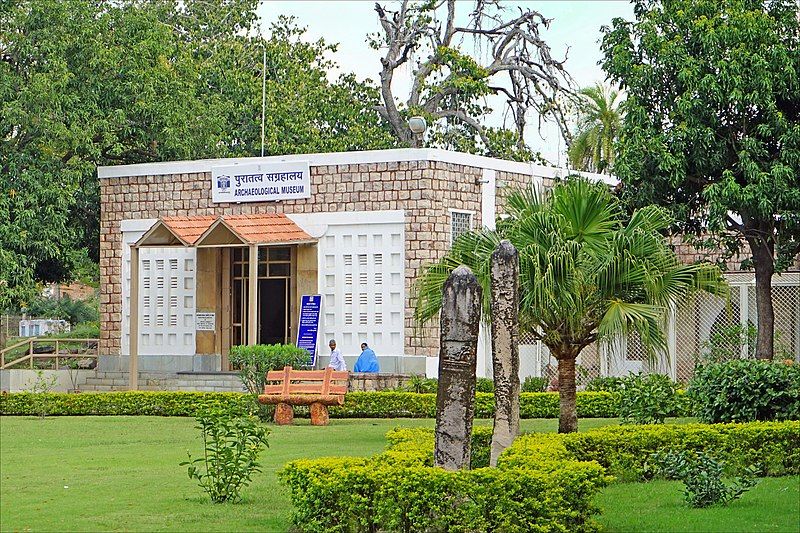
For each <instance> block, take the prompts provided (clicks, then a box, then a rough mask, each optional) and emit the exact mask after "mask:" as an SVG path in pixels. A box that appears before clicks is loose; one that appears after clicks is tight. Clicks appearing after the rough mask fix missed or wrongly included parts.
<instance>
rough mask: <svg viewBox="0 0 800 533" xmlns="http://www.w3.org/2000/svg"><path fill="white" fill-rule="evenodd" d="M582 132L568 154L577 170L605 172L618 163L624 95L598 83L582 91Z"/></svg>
mask: <svg viewBox="0 0 800 533" xmlns="http://www.w3.org/2000/svg"><path fill="white" fill-rule="evenodd" d="M580 95H581V97H582V100H581V102H580V103H579V104H578V131H577V134H576V135H575V137H574V138H573V139H572V144H571V145H570V147H569V149H568V151H567V155H568V156H569V162H570V164H571V165H572V167H573V168H576V169H578V170H587V171H589V172H605V171H607V170H608V169H609V168H610V167H611V166H612V165H613V164H614V154H615V152H614V142H615V141H616V140H617V137H619V132H620V129H621V127H622V112H621V110H620V102H621V99H622V98H621V97H622V95H621V94H620V92H619V91H616V90H614V89H613V88H611V87H608V86H605V85H602V84H600V83H598V84H597V85H595V86H594V87H586V88H584V89H581V91H580Z"/></svg>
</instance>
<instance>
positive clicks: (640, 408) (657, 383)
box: [619, 374, 678, 424]
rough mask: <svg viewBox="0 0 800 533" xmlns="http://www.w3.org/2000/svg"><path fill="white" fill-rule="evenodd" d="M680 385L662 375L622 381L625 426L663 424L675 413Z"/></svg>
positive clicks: (622, 412)
mask: <svg viewBox="0 0 800 533" xmlns="http://www.w3.org/2000/svg"><path fill="white" fill-rule="evenodd" d="M677 390H678V385H677V384H676V383H674V382H673V381H672V380H671V379H669V377H667V376H664V375H661V374H648V375H646V376H642V375H641V374H639V375H635V376H630V377H627V378H625V379H624V380H623V381H622V387H621V390H620V401H619V416H620V418H621V419H622V423H623V424H630V423H633V424H662V423H664V419H665V418H667V417H668V416H669V415H670V413H673V412H674V411H675V396H676V393H677Z"/></svg>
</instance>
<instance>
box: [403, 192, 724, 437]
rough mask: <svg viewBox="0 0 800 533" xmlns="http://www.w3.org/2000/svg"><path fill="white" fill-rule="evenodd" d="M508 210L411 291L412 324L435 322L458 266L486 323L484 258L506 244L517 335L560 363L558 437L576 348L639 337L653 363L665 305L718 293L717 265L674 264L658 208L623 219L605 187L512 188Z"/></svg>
mask: <svg viewBox="0 0 800 533" xmlns="http://www.w3.org/2000/svg"><path fill="white" fill-rule="evenodd" d="M507 211H508V214H509V215H510V216H509V218H507V219H505V220H498V228H497V230H496V231H489V230H480V231H473V232H470V233H467V234H465V235H462V236H461V237H459V239H458V240H457V241H456V242H455V243H454V245H453V247H452V249H451V251H450V252H449V253H448V254H447V255H446V256H445V257H444V258H443V259H441V260H440V261H439V262H438V263H435V264H432V265H430V266H428V267H426V269H425V270H424V271H423V274H422V275H421V277H420V278H419V279H418V281H417V284H416V295H417V304H416V309H415V318H416V320H417V323H418V324H424V323H425V322H427V321H428V320H430V319H432V318H434V317H436V316H437V314H438V312H439V309H440V308H441V298H442V293H441V291H442V286H443V284H444V281H445V280H446V279H447V276H448V275H449V274H450V272H452V270H453V269H454V268H456V267H457V266H459V265H461V264H465V265H467V266H469V267H470V268H471V269H472V271H473V272H474V273H475V275H476V276H477V278H478V281H479V282H480V284H481V285H482V287H483V295H484V302H483V316H484V318H485V319H486V320H490V319H491V315H490V313H489V309H490V307H489V306H490V301H489V297H490V294H491V293H490V290H489V283H490V277H489V269H490V261H491V253H492V251H493V250H494V248H495V247H496V246H497V244H498V243H499V242H500V240H501V239H504V238H505V239H509V240H510V241H511V243H512V244H514V246H515V247H516V248H517V250H518V251H519V261H520V280H519V281H520V283H519V286H520V310H519V316H520V331H521V332H526V333H531V334H532V335H533V336H534V338H536V339H538V340H541V341H542V342H543V343H544V344H545V346H547V347H548V348H549V349H550V354H551V355H552V356H553V357H555V358H556V359H557V360H558V385H559V398H560V420H559V432H562V433H566V432H571V431H577V425H578V418H577V411H576V405H575V359H576V358H577V357H578V355H579V354H580V353H581V350H583V348H585V347H586V346H588V345H590V344H592V343H594V342H598V341H599V342H604V341H610V340H612V339H614V338H615V337H617V336H619V335H624V334H626V333H627V332H629V331H632V330H636V331H637V332H638V333H639V335H640V337H641V339H642V341H643V343H644V344H645V346H647V347H648V349H649V351H650V354H651V356H652V357H655V354H656V353H658V352H659V351H665V350H666V337H665V334H664V331H665V330H666V327H665V326H666V320H667V315H668V311H669V309H670V306H672V305H675V304H677V303H678V302H680V301H682V300H684V299H685V298H687V297H688V296H689V294H690V293H692V292H694V291H696V290H705V291H708V292H711V293H713V294H724V293H725V290H726V285H725V282H724V280H723V278H722V275H721V273H720V271H719V269H718V268H717V267H715V266H713V265H711V264H694V265H683V264H681V263H680V262H679V260H678V257H677V256H676V255H675V253H674V252H673V251H672V250H671V249H670V248H669V246H668V245H667V243H666V241H665V239H664V237H663V236H662V235H661V233H660V232H661V231H662V230H664V229H666V228H667V227H668V226H669V225H670V222H671V220H670V218H669V215H668V214H667V212H666V211H665V210H664V209H663V208H660V207H656V206H648V207H645V208H643V209H639V210H637V211H635V212H634V213H633V215H632V217H631V218H630V220H627V221H626V219H625V215H624V213H623V210H622V209H621V208H620V206H619V204H618V201H617V199H616V198H615V197H614V196H613V195H612V194H611V193H610V191H609V189H608V188H607V187H606V186H605V185H603V184H599V183H590V182H588V181H586V180H584V179H582V178H569V179H568V180H567V181H564V182H561V183H557V184H556V185H555V186H554V188H553V189H552V190H551V191H549V192H548V193H544V194H540V193H538V192H537V191H535V190H532V189H531V190H525V191H517V192H514V193H512V194H511V195H510V196H509V198H508V207H507Z"/></svg>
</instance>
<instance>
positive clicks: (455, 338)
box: [434, 265, 481, 470]
mask: <svg viewBox="0 0 800 533" xmlns="http://www.w3.org/2000/svg"><path fill="white" fill-rule="evenodd" d="M480 321H481V287H480V285H478V279H477V278H476V277H475V275H474V274H473V273H472V271H471V270H470V269H469V268H467V267H466V266H464V265H461V266H460V267H458V268H456V269H455V270H453V273H452V274H450V277H449V278H447V281H446V282H445V284H444V288H443V289H442V315H441V321H440V327H441V347H440V349H439V389H438V391H437V394H436V449H435V452H434V463H435V464H436V466H440V467H442V468H444V469H446V470H458V469H460V468H469V462H470V440H471V437H472V417H473V415H474V413H475V365H476V363H477V352H478V328H479V326H480Z"/></svg>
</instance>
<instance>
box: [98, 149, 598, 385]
mask: <svg viewBox="0 0 800 533" xmlns="http://www.w3.org/2000/svg"><path fill="white" fill-rule="evenodd" d="M98 174H99V178H100V198H101V231H100V232H101V236H100V271H101V295H100V297H101V341H100V354H101V362H100V368H102V369H108V370H117V369H118V370H126V369H127V368H128V365H129V362H128V360H127V359H128V358H127V355H128V354H129V350H130V343H131V339H130V329H131V316H130V308H131V270H132V268H131V249H132V245H137V248H138V252H139V281H140V283H139V287H138V298H137V300H138V306H137V307H138V313H137V315H138V324H136V325H137V329H138V347H137V348H138V359H139V370H141V371H163V372H176V371H219V370H227V369H228V361H227V355H228V353H229V350H230V347H231V346H234V345H237V344H248V343H275V342H294V341H295V340H296V337H297V332H298V323H297V321H298V314H299V302H300V298H301V296H302V295H304V294H305V295H313V294H319V295H321V296H322V307H321V312H320V327H319V339H318V347H319V349H320V350H321V354H322V356H323V359H326V357H324V356H325V355H327V348H326V346H327V342H328V339H329V338H334V339H336V340H337V342H338V343H339V348H340V349H341V350H342V352H343V353H344V354H345V355H346V356H357V355H358V353H359V352H360V347H359V346H360V344H361V343H362V342H367V343H369V345H370V346H371V347H372V348H373V349H374V350H375V352H376V353H377V354H378V355H379V356H380V360H381V363H382V368H386V369H387V370H390V371H406V372H420V373H422V372H425V370H426V365H425V359H424V358H423V356H434V355H436V354H437V351H438V331H437V330H436V328H433V329H430V328H428V329H425V330H422V331H415V328H414V324H413V323H412V312H413V309H412V299H411V298H412V285H413V283H414V280H415V279H416V277H417V274H418V272H419V271H420V268H421V267H422V266H423V265H425V264H426V263H429V262H431V261H435V260H437V259H438V258H440V257H441V256H442V255H443V254H444V253H445V252H446V251H447V250H448V248H449V246H450V244H451V242H452V241H453V240H454V239H455V238H456V237H458V235H460V234H461V233H462V232H465V231H468V230H470V229H473V228H479V227H481V226H483V225H487V226H490V227H491V226H492V225H493V223H494V220H495V216H496V214H497V213H498V210H499V209H500V208H501V205H502V198H503V194H504V192H505V191H508V190H510V189H511V188H513V187H519V186H523V185H527V184H530V183H537V184H540V185H544V186H547V185H549V184H550V183H551V181H552V180H553V179H554V178H555V177H556V176H557V175H558V170H557V169H555V168H550V167H543V166H537V165H532V164H528V163H517V162H511V161H504V160H498V159H491V158H487V157H480V156H474V155H468V154H462V153H456V152H447V151H442V150H430V149H400V150H380V151H367V152H349V153H328V154H303V155H292V156H271V157H263V158H240V159H219V160H201V161H177V162H167V163H149V164H139V165H125V166H113V167H101V168H100V169H99V171H98ZM597 178H598V179H601V178H604V177H601V176H597ZM253 258H257V260H255V261H251V259H253ZM251 280H254V282H253V283H251Z"/></svg>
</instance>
